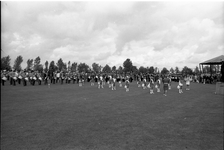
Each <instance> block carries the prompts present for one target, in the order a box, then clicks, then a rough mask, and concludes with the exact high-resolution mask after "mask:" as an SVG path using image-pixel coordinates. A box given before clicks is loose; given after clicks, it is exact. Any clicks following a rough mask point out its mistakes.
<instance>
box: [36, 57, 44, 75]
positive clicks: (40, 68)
mask: <svg viewBox="0 0 224 150" xmlns="http://www.w3.org/2000/svg"><path fill="white" fill-rule="evenodd" d="M34 70H37V71H40V72H42V71H43V65H41V64H40V57H39V56H38V57H37V58H36V59H35V60H34Z"/></svg>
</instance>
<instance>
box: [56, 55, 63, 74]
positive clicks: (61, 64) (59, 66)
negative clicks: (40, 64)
mask: <svg viewBox="0 0 224 150" xmlns="http://www.w3.org/2000/svg"><path fill="white" fill-rule="evenodd" d="M57 66H58V69H59V70H60V71H61V70H62V69H63V68H64V62H63V60H62V59H61V58H60V59H59V60H58V62H57Z"/></svg>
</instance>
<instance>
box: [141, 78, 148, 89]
mask: <svg viewBox="0 0 224 150" xmlns="http://www.w3.org/2000/svg"><path fill="white" fill-rule="evenodd" d="M146 87H147V82H146V78H145V77H144V79H143V83H142V88H143V90H144V89H146Z"/></svg>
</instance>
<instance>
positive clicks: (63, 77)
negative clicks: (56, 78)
mask: <svg viewBox="0 0 224 150" xmlns="http://www.w3.org/2000/svg"><path fill="white" fill-rule="evenodd" d="M60 77H61V84H63V81H64V79H65V74H64V72H61V73H60Z"/></svg>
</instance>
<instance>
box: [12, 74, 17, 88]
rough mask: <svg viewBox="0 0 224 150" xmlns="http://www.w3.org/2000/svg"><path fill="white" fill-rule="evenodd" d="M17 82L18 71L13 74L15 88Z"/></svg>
mask: <svg viewBox="0 0 224 150" xmlns="http://www.w3.org/2000/svg"><path fill="white" fill-rule="evenodd" d="M16 81H17V73H16V70H14V71H13V73H12V84H13V85H14V86H16Z"/></svg>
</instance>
